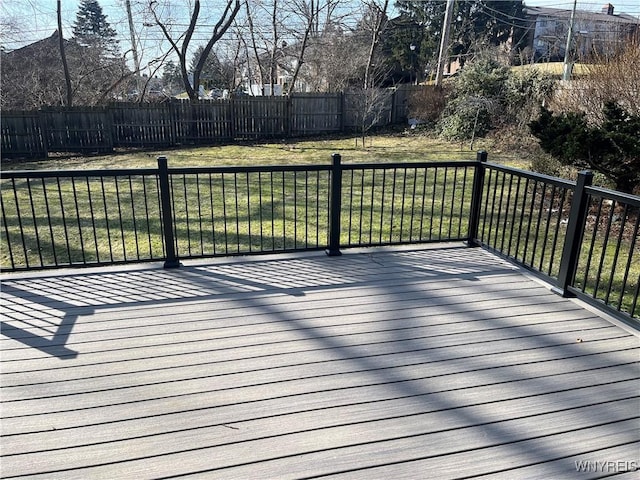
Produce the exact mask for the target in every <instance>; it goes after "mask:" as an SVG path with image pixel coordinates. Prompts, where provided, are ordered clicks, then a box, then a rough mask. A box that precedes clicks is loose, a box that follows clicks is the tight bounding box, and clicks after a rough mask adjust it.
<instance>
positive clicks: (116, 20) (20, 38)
mask: <svg viewBox="0 0 640 480" xmlns="http://www.w3.org/2000/svg"><path fill="white" fill-rule="evenodd" d="M442 1H446V0H442ZM607 1H610V2H611V3H612V4H613V5H614V7H615V13H627V14H630V15H633V16H636V17H638V18H639V19H640V0H606V1H605V0H601V1H597V0H589V1H578V9H580V10H586V11H591V12H599V11H601V9H602V7H603V5H604V4H605V3H607ZM392 2H393V0H392ZM79 3H80V2H79V0H62V12H63V15H62V17H63V26H64V27H63V30H64V33H65V36H67V37H68V36H71V28H72V25H73V22H74V20H75V15H76V12H77V10H78V5H79ZM98 3H99V4H100V6H101V7H102V9H103V12H104V13H105V14H106V15H107V20H108V21H109V23H110V24H111V25H112V26H113V27H114V28H115V29H116V31H117V32H118V34H119V39H120V44H121V49H122V50H125V49H127V48H129V46H130V40H129V39H130V34H129V27H128V22H127V16H126V9H125V0H98ZM130 3H131V8H132V11H133V17H134V19H135V24H136V30H138V35H139V38H140V40H139V41H140V45H139V53H140V55H142V56H144V55H145V52H152V51H154V50H157V46H158V42H159V41H160V35H161V34H160V33H159V32H158V31H157V30H153V29H149V28H147V27H144V26H143V25H144V23H145V22H149V21H150V18H146V17H145V16H144V14H143V13H142V12H143V10H144V5H145V4H146V3H148V0H130ZM160 3H162V4H165V5H168V6H170V7H169V8H170V9H172V10H171V13H172V15H174V16H176V17H179V16H184V17H186V15H187V12H186V11H185V10H184V9H180V8H177V7H178V6H179V5H184V2H183V1H182V0H175V1H171V0H161V2H160ZM207 3H208V4H209V5H211V6H212V5H221V4H224V3H225V2H224V0H202V4H203V6H204V5H206V4H207ZM525 4H527V5H528V6H546V7H553V8H563V9H567V10H570V9H571V8H572V7H573V0H528V1H526V0H525ZM209 10H210V9H209ZM209 10H207V11H209ZM202 11H203V12H204V11H205V8H203V9H202ZM639 21H640V20H639ZM8 26H13V28H7V27H8ZM55 30H56V0H6V1H2V2H0V44H1V45H2V46H3V47H4V48H6V49H8V50H12V49H15V48H20V47H21V46H24V45H27V44H29V43H32V42H35V41H37V40H40V39H43V38H46V37H48V36H50V35H51V34H52V33H53V32H54V31H55ZM147 56H149V54H148V53H147Z"/></svg>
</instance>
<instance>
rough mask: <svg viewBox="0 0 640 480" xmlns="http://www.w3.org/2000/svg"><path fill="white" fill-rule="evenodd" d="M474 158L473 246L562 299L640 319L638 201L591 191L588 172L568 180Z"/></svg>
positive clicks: (595, 189) (593, 189)
mask: <svg viewBox="0 0 640 480" xmlns="http://www.w3.org/2000/svg"><path fill="white" fill-rule="evenodd" d="M479 160H485V161H480V162H479V163H478V165H479V166H478V168H479V169H480V170H479V172H478V174H477V177H478V178H483V181H482V185H483V188H482V195H481V196H480V198H479V199H478V200H477V202H478V203H479V206H478V207H477V210H478V212H477V215H478V219H477V230H473V232H477V234H475V235H473V241H472V243H475V244H477V245H482V246H484V247H485V248H488V249H490V250H492V251H494V252H496V253H498V254H500V255H503V256H504V257H506V258H508V259H510V260H512V261H514V262H516V263H518V264H519V265H522V266H524V267H525V268H527V269H529V270H531V271H533V272H536V273H537V274H540V275H542V276H543V277H544V278H545V279H546V280H547V281H549V282H551V283H552V284H553V285H555V290H556V291H557V292H558V293H560V294H562V295H564V296H578V297H580V298H581V299H583V300H586V301H588V302H590V303H593V304H594V305H596V306H598V307H606V308H607V309H608V310H609V311H612V312H615V313H622V317H623V318H636V319H637V318H639V317H640V304H639V302H638V297H639V290H640V238H639V228H640V227H639V225H640V223H639V222H640V219H639V213H640V198H639V197H636V196H633V195H627V194H623V193H620V192H614V191H611V190H607V189H603V188H596V187H592V186H591V180H592V177H593V175H592V174H591V173H590V172H581V173H580V174H579V175H578V180H577V182H570V181H566V180H562V179H559V178H554V177H549V176H546V175H540V174H537V173H532V172H527V171H523V170H519V169H515V168H510V167H505V166H502V165H496V164H491V163H486V158H479ZM635 326H637V322H636V325H635Z"/></svg>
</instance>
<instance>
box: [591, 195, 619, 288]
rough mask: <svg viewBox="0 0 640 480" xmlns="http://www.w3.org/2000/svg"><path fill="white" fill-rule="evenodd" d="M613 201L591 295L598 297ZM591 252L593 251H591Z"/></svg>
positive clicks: (611, 218)
mask: <svg viewBox="0 0 640 480" xmlns="http://www.w3.org/2000/svg"><path fill="white" fill-rule="evenodd" d="M615 207H616V203H615V201H614V202H612V203H611V205H610V206H609V214H608V215H607V228H606V230H605V232H604V238H603V239H602V252H601V253H600V262H599V263H598V273H597V274H596V285H595V287H594V289H593V296H594V297H595V298H598V290H599V288H600V280H601V279H602V269H603V267H604V261H605V258H606V257H607V255H606V253H607V247H608V245H609V233H610V232H611V225H612V223H613V213H614V211H615ZM591 253H593V251H592V252H591Z"/></svg>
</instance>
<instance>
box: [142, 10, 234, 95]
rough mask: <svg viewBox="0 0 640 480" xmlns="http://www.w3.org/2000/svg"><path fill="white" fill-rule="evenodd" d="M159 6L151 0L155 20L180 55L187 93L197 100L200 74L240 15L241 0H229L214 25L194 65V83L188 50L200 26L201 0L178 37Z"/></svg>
mask: <svg viewBox="0 0 640 480" xmlns="http://www.w3.org/2000/svg"><path fill="white" fill-rule="evenodd" d="M157 6H158V2H157V1H156V0H151V1H150V2H149V10H150V11H151V14H152V16H153V19H154V22H155V24H156V25H157V26H158V27H159V28H160V30H162V34H163V35H164V38H165V39H166V40H167V41H168V42H169V44H170V45H171V49H172V50H173V51H174V52H175V53H176V55H177V56H178V60H179V62H180V72H181V74H182V81H183V82H184V87H185V90H186V91H187V95H189V98H190V99H191V101H197V100H198V85H199V84H200V74H201V73H202V69H203V67H204V65H205V63H206V61H207V58H208V57H209V54H210V53H211V50H212V49H213V47H214V45H215V44H216V43H217V42H218V41H219V40H220V39H221V38H222V37H223V35H224V34H225V33H226V32H227V30H228V29H229V28H230V27H231V25H232V24H233V21H234V19H235V18H236V16H237V15H238V12H239V11H240V8H241V6H242V4H241V0H227V3H226V5H225V7H224V9H223V11H222V13H221V15H220V18H219V19H218V21H217V22H216V23H215V25H214V27H213V31H212V32H211V36H210V37H209V40H208V41H207V43H206V45H205V46H204V49H203V50H202V54H201V55H200V58H199V60H198V62H197V63H196V65H194V67H193V72H192V73H193V84H192V83H191V82H190V81H189V71H188V68H189V58H188V55H189V53H188V52H189V47H190V45H191V41H192V40H193V38H194V33H195V31H196V27H197V26H198V18H199V16H200V0H195V1H194V4H193V11H192V12H191V16H190V19H189V24H188V26H187V29H186V30H185V31H184V32H182V34H180V35H179V36H178V37H176V36H174V34H173V33H172V32H171V29H170V28H169V26H168V23H167V22H166V21H164V20H163V19H162V18H161V15H160V13H159V12H158V9H157Z"/></svg>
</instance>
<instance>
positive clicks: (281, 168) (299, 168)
mask: <svg viewBox="0 0 640 480" xmlns="http://www.w3.org/2000/svg"><path fill="white" fill-rule="evenodd" d="M328 170H331V165H328V164H322V165H262V166H258V165H256V166H237V167H232V166H218V167H169V168H168V171H169V173H170V174H172V175H176V174H177V175H180V174H186V175H192V174H197V173H269V172H314V171H328Z"/></svg>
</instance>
